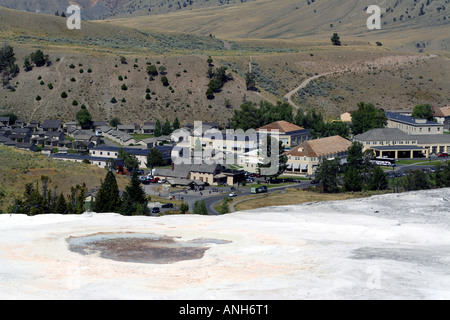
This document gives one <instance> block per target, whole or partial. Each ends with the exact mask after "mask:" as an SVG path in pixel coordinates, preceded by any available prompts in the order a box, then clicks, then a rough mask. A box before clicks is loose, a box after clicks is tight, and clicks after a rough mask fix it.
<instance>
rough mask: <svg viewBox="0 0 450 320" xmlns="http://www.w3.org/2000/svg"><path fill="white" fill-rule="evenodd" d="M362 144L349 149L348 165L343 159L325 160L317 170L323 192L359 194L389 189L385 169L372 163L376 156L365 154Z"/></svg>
mask: <svg viewBox="0 0 450 320" xmlns="http://www.w3.org/2000/svg"><path fill="white" fill-rule="evenodd" d="M362 150H363V146H362V144H361V143H360V142H353V143H352V145H351V146H350V148H349V149H348V157H347V163H346V164H342V163H341V159H339V158H335V159H333V160H327V159H323V160H321V162H320V163H319V166H318V167H317V169H316V178H315V180H316V182H317V184H318V188H319V190H320V191H321V192H325V193H332V192H340V191H350V192H358V191H362V190H386V189H387V188H388V187H389V184H388V180H387V176H386V174H385V173H384V171H383V169H381V168H380V167H379V166H377V165H374V164H372V163H371V162H370V160H371V159H373V157H374V155H373V153H371V152H364V153H363V151H362Z"/></svg>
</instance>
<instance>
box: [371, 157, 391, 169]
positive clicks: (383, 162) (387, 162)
mask: <svg viewBox="0 0 450 320" xmlns="http://www.w3.org/2000/svg"><path fill="white" fill-rule="evenodd" d="M370 162H371V163H373V164H376V165H377V166H384V167H395V159H393V158H375V159H373V160H370Z"/></svg>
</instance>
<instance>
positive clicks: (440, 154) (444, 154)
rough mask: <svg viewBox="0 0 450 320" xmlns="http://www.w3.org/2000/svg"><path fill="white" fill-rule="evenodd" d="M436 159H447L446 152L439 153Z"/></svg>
mask: <svg viewBox="0 0 450 320" xmlns="http://www.w3.org/2000/svg"><path fill="white" fill-rule="evenodd" d="M438 157H448V153H447V152H442V153H439V154H438Z"/></svg>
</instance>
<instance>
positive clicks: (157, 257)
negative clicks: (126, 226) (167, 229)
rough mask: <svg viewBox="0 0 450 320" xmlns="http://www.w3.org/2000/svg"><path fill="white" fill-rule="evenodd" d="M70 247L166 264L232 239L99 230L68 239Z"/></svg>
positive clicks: (118, 258) (84, 252)
mask: <svg viewBox="0 0 450 320" xmlns="http://www.w3.org/2000/svg"><path fill="white" fill-rule="evenodd" d="M67 242H68V244H69V250H70V251H73V252H77V253H80V254H82V255H98V256H100V257H101V258H104V259H110V260H114V261H122V262H136V263H151V264H167V263H175V262H179V261H184V260H195V259H201V258H203V255H204V254H205V252H206V250H208V249H209V248H210V247H208V246H207V245H208V244H226V243H230V241H226V240H219V239H206V238H199V239H194V240H190V241H180V240H175V238H173V237H168V236H159V235H155V234H140V233H98V234H94V235H90V236H86V237H70V238H68V239H67Z"/></svg>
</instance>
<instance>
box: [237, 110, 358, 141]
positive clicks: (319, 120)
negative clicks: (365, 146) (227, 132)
mask: <svg viewBox="0 0 450 320" xmlns="http://www.w3.org/2000/svg"><path fill="white" fill-rule="evenodd" d="M281 120H284V121H287V122H290V123H294V124H296V125H298V126H300V127H303V128H306V129H309V130H310V132H311V136H312V138H313V139H316V138H324V137H329V136H334V135H339V136H342V137H348V136H349V134H350V127H349V125H348V124H346V123H344V122H325V120H324V119H323V116H322V114H321V113H320V112H316V111H314V110H309V111H308V112H306V113H305V112H304V111H303V110H301V109H298V110H297V112H296V113H294V110H293V107H292V106H291V105H290V104H289V103H287V102H280V101H278V102H277V104H276V105H273V104H272V103H270V102H267V101H261V102H260V103H259V104H256V103H253V102H246V103H244V104H242V105H241V108H240V110H235V111H234V115H233V117H232V118H231V122H230V125H231V128H232V129H242V130H244V131H246V130H249V129H255V128H260V127H262V126H265V125H267V124H269V123H272V122H275V121H281Z"/></svg>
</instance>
